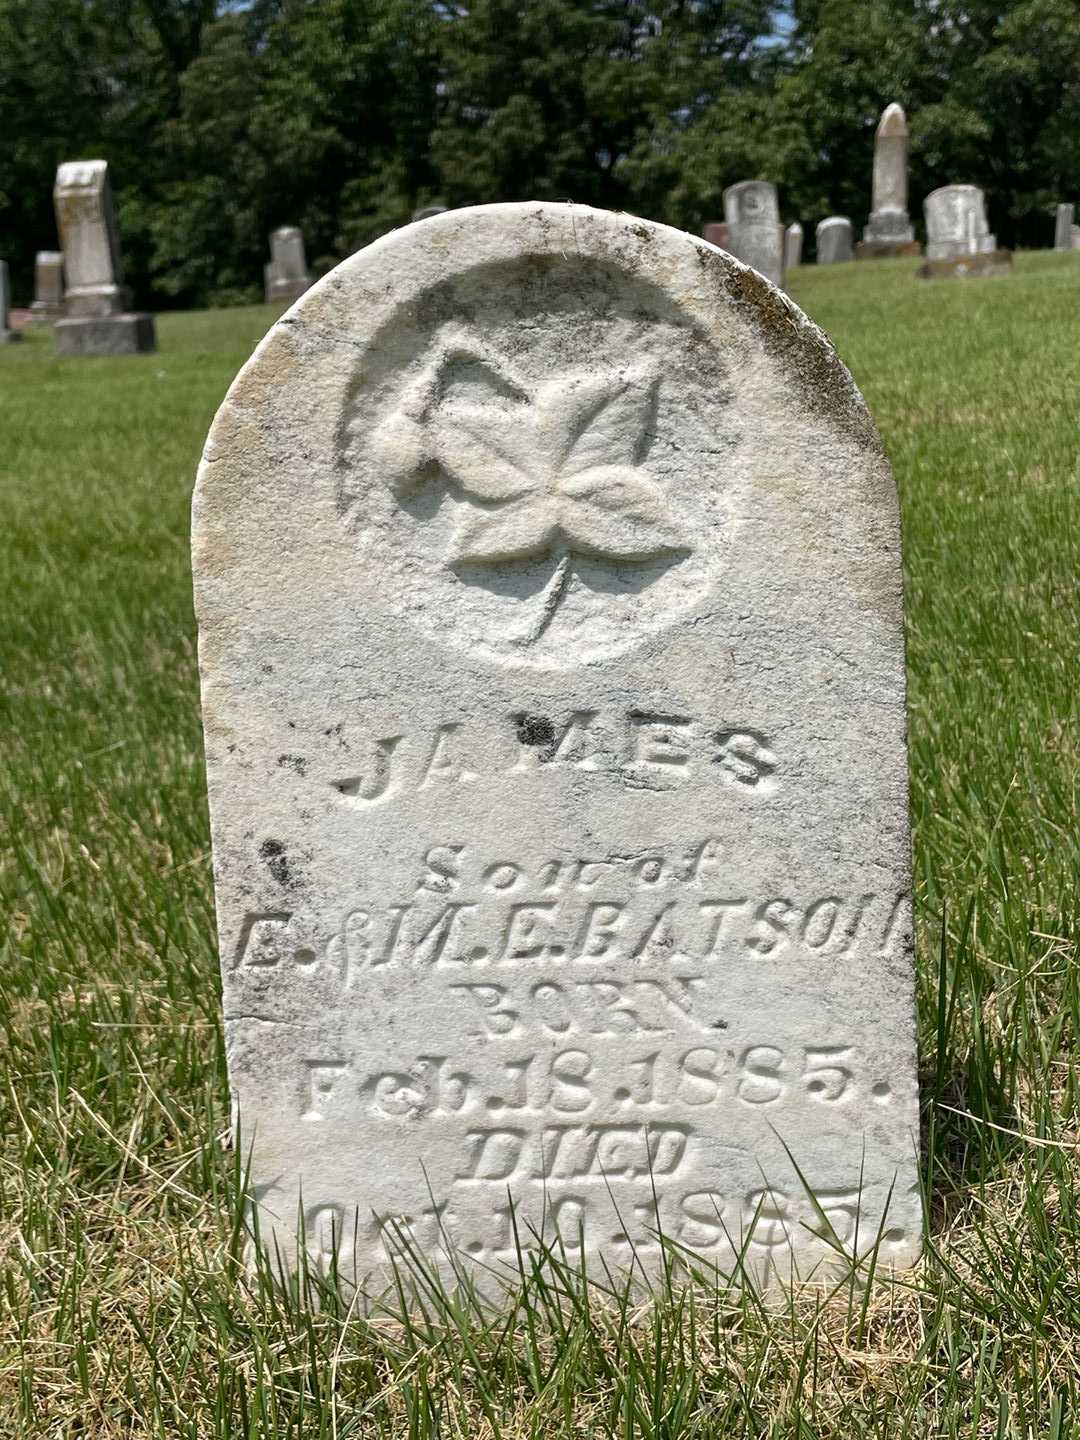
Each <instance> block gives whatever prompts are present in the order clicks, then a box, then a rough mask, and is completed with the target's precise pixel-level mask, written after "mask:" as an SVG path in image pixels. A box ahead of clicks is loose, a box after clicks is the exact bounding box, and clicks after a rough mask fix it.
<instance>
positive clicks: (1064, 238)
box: [1054, 205, 1076, 250]
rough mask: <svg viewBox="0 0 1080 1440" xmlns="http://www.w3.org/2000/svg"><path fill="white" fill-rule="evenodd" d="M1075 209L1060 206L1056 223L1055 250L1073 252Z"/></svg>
mask: <svg viewBox="0 0 1080 1440" xmlns="http://www.w3.org/2000/svg"><path fill="white" fill-rule="evenodd" d="M1074 216H1075V207H1074V206H1072V205H1059V206H1058V207H1057V215H1056V217H1055V221H1054V249H1055V250H1071V249H1072V248H1073V230H1074V229H1075V228H1076V227H1075V225H1074V224H1073V219H1074Z"/></svg>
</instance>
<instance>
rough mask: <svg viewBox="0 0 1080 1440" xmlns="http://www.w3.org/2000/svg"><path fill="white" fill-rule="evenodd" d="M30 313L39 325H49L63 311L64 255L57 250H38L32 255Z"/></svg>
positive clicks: (57, 318)
mask: <svg viewBox="0 0 1080 1440" xmlns="http://www.w3.org/2000/svg"><path fill="white" fill-rule="evenodd" d="M30 313H31V317H32V319H33V321H34V323H35V324H39V325H51V324H52V323H53V321H54V320H59V318H60V317H61V316H62V315H63V313H64V257H63V255H62V253H61V252H60V251H59V250H39V251H38V252H37V254H36V255H35V257H34V299H33V303H32V304H31V306H30Z"/></svg>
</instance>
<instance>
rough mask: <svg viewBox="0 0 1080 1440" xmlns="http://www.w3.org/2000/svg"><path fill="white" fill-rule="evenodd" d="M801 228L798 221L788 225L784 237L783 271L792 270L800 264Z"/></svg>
mask: <svg viewBox="0 0 1080 1440" xmlns="http://www.w3.org/2000/svg"><path fill="white" fill-rule="evenodd" d="M802 247H803V228H802V226H801V225H800V224H799V222H798V220H796V221H795V223H794V225H789V226H788V228H787V231H786V233H785V236H784V269H785V270H794V269H795V266H796V265H801V264H802Z"/></svg>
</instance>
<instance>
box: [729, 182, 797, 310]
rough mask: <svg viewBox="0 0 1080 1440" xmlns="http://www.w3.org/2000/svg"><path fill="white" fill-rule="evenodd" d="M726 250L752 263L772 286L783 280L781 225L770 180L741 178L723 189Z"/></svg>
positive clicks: (781, 282)
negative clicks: (727, 238)
mask: <svg viewBox="0 0 1080 1440" xmlns="http://www.w3.org/2000/svg"><path fill="white" fill-rule="evenodd" d="M724 220H725V222H726V223H727V227H728V235H729V243H728V245H727V246H726V249H727V250H729V251H730V253H731V254H732V255H735V256H736V257H737V258H738V259H740V260H741V261H742V262H743V263H744V264H746V265H752V266H753V267H754V269H755V270H756V271H757V272H758V274H760V275H764V276H765V278H766V280H771V281H772V283H773V284H774V285H782V284H783V283H784V227H783V226H782V225H781V224H780V206H779V201H778V199H777V194H776V186H775V185H773V184H772V182H771V181H769V180H741V181H740V182H739V183H738V184H737V185H729V186H728V188H727V189H726V190H725V191H724Z"/></svg>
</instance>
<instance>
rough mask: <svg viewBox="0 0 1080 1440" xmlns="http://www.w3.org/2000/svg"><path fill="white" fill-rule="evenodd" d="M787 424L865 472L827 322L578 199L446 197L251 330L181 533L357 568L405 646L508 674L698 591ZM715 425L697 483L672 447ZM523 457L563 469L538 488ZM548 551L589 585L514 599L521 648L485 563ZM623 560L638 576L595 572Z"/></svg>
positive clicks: (734, 270)
mask: <svg viewBox="0 0 1080 1440" xmlns="http://www.w3.org/2000/svg"><path fill="white" fill-rule="evenodd" d="M529 315H534V316H535V317H536V321H535V323H533V324H530V323H528V320H527V317H528V316H529ZM594 390H595V391H596V394H595V397H594V399H595V405H596V406H597V407H600V408H601V409H603V411H604V413H605V414H606V417H607V418H606V419H605V420H604V423H603V425H602V426H601V428H600V430H595V428H594V427H593V426H592V424H591V423H589V419H588V417H589V416H590V415H591V414H592V413H593V412H592V409H591V408H590V407H591V406H592V405H593V400H590V399H589V397H590V396H592V395H593V391H594ZM620 397H621V398H620ZM598 413H599V411H598ZM781 414H782V415H783V416H784V419H783V421H782V422H780V421H779V420H778V418H777V417H778V416H779V415H781ZM796 415H799V416H802V417H803V418H804V420H805V423H806V424H807V425H808V426H809V427H810V428H811V429H812V430H813V431H814V432H815V433H817V434H819V436H820V439H821V444H822V445H823V446H825V447H826V448H828V447H829V446H830V445H833V444H841V443H842V444H843V445H844V446H852V447H853V448H852V450H851V453H850V456H849V464H850V466H851V467H852V469H851V478H850V480H849V481H848V482H845V483H850V484H854V485H859V484H862V483H870V479H869V477H870V476H871V475H877V474H878V467H879V466H880V465H881V463H882V459H881V451H880V445H879V441H878V439H877V435H876V432H875V430H874V427H873V423H872V421H871V420H870V417H869V415H868V414H867V412H866V409H865V406H864V404H863V401H862V398H861V396H860V395H859V392H858V390H857V389H856V387H855V385H854V383H853V382H852V380H851V377H850V375H849V374H848V372H847V371H846V369H845V368H844V366H843V365H842V363H841V362H840V360H839V358H838V357H837V355H836V353H835V351H834V350H833V348H832V346H831V345H830V343H829V342H828V340H827V339H826V337H825V336H824V335H823V334H822V332H821V331H820V330H819V329H818V328H817V327H816V326H815V325H813V324H812V322H811V321H809V320H808V319H807V318H806V316H805V315H803V314H802V312H801V311H800V310H799V309H798V308H797V307H796V306H795V305H794V304H793V303H792V302H791V301H789V300H788V299H786V297H784V296H783V295H782V294H781V293H779V292H777V291H776V290H774V289H773V288H772V287H771V286H769V285H768V284H767V283H766V282H764V281H763V280H762V279H761V277H760V276H758V275H757V274H755V273H754V272H753V271H752V270H750V269H749V268H748V267H746V266H745V265H742V264H740V263H738V262H737V261H736V260H734V259H732V258H731V257H730V256H729V255H726V254H725V253H723V252H718V251H717V250H715V249H714V248H712V247H710V246H709V245H707V244H705V243H703V242H700V241H698V240H696V239H694V238H692V237H690V236H687V235H686V234H684V233H682V232H680V231H677V230H672V229H669V228H668V227H666V226H662V225H657V224H652V223H650V222H648V221H644V220H638V219H635V218H634V217H632V216H629V215H615V214H610V213H607V212H604V211H598V210H592V209H588V208H584V207H579V206H572V205H564V204H548V203H522V204H503V205H491V206H480V207H476V208H472V209H462V210H455V211H451V212H449V213H447V214H446V215H443V216H436V217H434V218H433V219H431V220H429V221H426V222H425V223H424V224H423V225H422V226H417V227H409V228H408V229H404V230H399V231H394V232H391V233H390V234H388V235H386V236H384V237H383V238H381V239H380V240H378V241H376V242H375V243H374V244H372V245H370V246H368V247H367V248H366V249H364V250H361V251H359V252H358V253H357V254H355V255H353V256H352V257H350V258H349V259H347V260H346V261H344V262H343V263H342V264H341V265H339V266H338V267H337V268H336V269H335V270H333V271H331V272H330V274H329V275H327V276H326V277H325V278H324V279H322V280H321V281H320V282H319V283H318V284H316V285H315V286H314V288H312V289H311V290H309V291H308V292H307V293H306V294H305V295H304V296H303V297H302V299H301V301H300V302H299V303H298V304H296V305H295V306H294V307H293V309H292V310H291V311H290V312H289V313H288V315H287V316H286V317H283V319H282V320H280V321H279V322H278V323H277V324H276V325H275V326H274V328H273V329H272V330H271V331H270V332H269V334H268V335H267V336H266V338H265V339H264V340H263V342H262V343H261V344H260V346H259V347H258V349H257V350H256V352H255V354H254V355H253V357H252V358H251V360H250V361H249V362H248V364H247V365H246V366H245V367H244V369H243V370H242V372H241V373H240V375H239V376H238V378H237V380H236V381H235V382H234V384H233V386H232V389H231V390H230V392H229V395H228V397H227V399H226V401H225V403H224V404H223V406H222V408H221V411H220V412H219V414H218V417H217V419H216V421H215V423H214V426H213V429H212V431H211V434H210V437H209V440H208V443H207V448H206V460H205V463H204V465H203V467H202V471H201V477H200V482H199V489H198V495H197V515H198V517H199V524H198V526H197V531H198V538H199V540H200V543H201V545H204V546H209V547H210V548H211V549H213V548H214V547H215V545H216V541H215V539H214V536H215V534H216V533H217V531H218V530H219V528H220V527H222V526H224V527H225V528H226V529H228V530H233V529H235V527H236V525H237V524H239V525H241V526H242V527H244V528H246V529H248V530H249V531H250V533H251V535H252V537H253V539H254V538H255V537H257V544H258V546H259V547H260V548H261V546H262V545H263V544H264V543H266V542H267V540H268V537H270V536H275V537H277V539H276V542H275V544H279V545H281V546H284V547H285V548H291V547H292V546H293V544H294V538H293V537H294V532H296V531H297V530H301V529H302V530H305V531H307V532H308V533H309V534H311V535H314V534H316V533H318V534H322V536H323V538H322V539H321V541H320V545H321V546H322V547H323V553H324V554H330V553H336V554H337V555H338V559H339V562H340V564H341V565H343V566H344V567H345V568H346V569H349V568H350V567H355V566H357V565H360V566H361V567H362V568H363V569H365V570H370V572H371V573H375V572H379V573H380V574H381V576H382V578H381V580H380V583H379V585H378V587H377V588H376V590H375V591H372V592H371V594H370V595H369V596H368V600H369V601H370V603H371V604H373V605H375V606H376V607H377V608H381V607H384V606H388V607H389V608H391V609H393V610H395V611H396V612H397V613H398V614H400V616H401V617H402V618H403V619H407V620H409V621H410V622H411V623H415V624H417V625H419V626H420V628H421V629H422V631H423V632H424V634H425V636H426V637H427V638H428V639H429V640H438V641H440V642H443V643H447V644H450V645H452V646H454V647H456V648H466V649H473V648H475V649H477V650H478V651H480V652H482V653H484V654H486V655H488V656H498V657H500V658H501V659H503V660H505V661H507V662H508V663H514V664H520V663H523V662H535V663H543V664H556V665H561V664H567V663H572V662H575V661H577V660H580V659H586V658H588V659H596V660H599V659H601V658H602V657H604V656H606V655H609V654H610V653H612V652H613V651H614V650H618V649H622V648H624V647H625V646H626V645H628V644H633V643H637V642H639V641H640V640H642V639H643V638H644V637H645V636H646V635H648V634H649V633H651V632H653V631H655V630H657V629H661V628H663V627H664V626H665V625H667V624H669V623H671V621H672V620H673V619H674V618H675V617H676V616H678V615H679V614H682V613H688V612H689V611H691V610H692V609H693V608H694V606H695V605H696V604H698V603H700V602H701V601H702V599H703V597H704V596H705V595H706V594H707V593H708V591H709V590H710V588H711V587H712V585H713V584H715V583H717V571H718V569H722V568H723V567H724V565H725V563H726V562H725V558H724V557H725V555H726V554H727V552H728V549H729V543H730V536H731V534H732V531H731V529H730V524H731V523H733V522H734V517H735V516H736V515H737V514H738V513H740V509H741V505H742V503H743V502H741V501H740V500H739V499H738V494H739V492H740V490H741V489H742V487H743V486H744V485H745V484H748V483H752V482H750V480H749V476H750V474H752V473H753V472H755V470H757V469H758V468H761V467H764V468H765V469H769V468H770V467H771V465H772V463H773V461H772V458H771V448H770V447H771V446H772V445H773V444H774V443H775V439H776V437H775V436H774V437H773V439H772V440H770V439H768V438H767V437H769V436H771V435H773V431H774V427H775V426H776V425H777V424H778V423H781V425H782V428H783V426H786V425H787V424H788V423H790V421H791V419H792V418H793V417H794V416H796ZM657 427H659V430H657ZM504 431H505V433H504ZM474 432H475V433H474ZM729 432H730V434H729ZM521 435H528V436H531V437H532V438H530V439H528V441H527V442H524V441H520V439H519V438H515V437H520V436H521ZM717 435H729V438H728V440H725V441H723V444H724V445H728V444H730V445H733V446H734V447H735V450H733V451H732V465H733V467H734V468H733V470H732V472H731V474H730V477H729V478H728V479H725V480H723V481H720V482H718V486H717V488H716V490H715V491H711V492H710V491H709V490H708V489H707V488H703V487H702V484H701V476H700V471H699V468H698V465H697V463H696V462H695V461H694V459H693V456H694V455H695V454H699V455H700V453H701V452H702V451H704V450H707V449H709V448H710V447H712V446H713V445H714V444H715V443H719V442H717V441H716V438H715V437H716V436H717ZM841 436H843V437H844V439H843V441H842V442H841V440H840V438H839V437H841ZM829 437H833V438H829ZM521 444H524V445H525V450H524V451H523V453H522V454H521V455H517V450H518V448H520V445H521ZM507 447H509V448H507ZM579 451H580V456H581V461H580V466H579V462H578V458H576V457H577V456H578V452H579ZM564 452H565V453H564ZM860 453H861V456H862V458H861V459H860ZM301 455H303V456H304V457H305V459H304V462H303V464H302V465H300V466H299V468H298V458H297V457H299V456H301ZM541 455H542V456H543V457H546V458H542V459H538V458H537V457H538V456H541ZM515 456H516V458H515ZM500 457H501V458H500ZM586 459H587V460H588V462H589V465H588V466H587V467H586V466H585V461H586ZM545 465H547V466H549V467H554V470H555V471H557V470H558V469H559V467H562V468H564V469H566V472H567V475H566V486H567V487H568V488H567V489H566V491H565V494H564V495H563V496H562V498H558V497H559V488H558V483H557V480H556V477H555V473H554V471H553V473H552V475H547V472H546V470H545V468H544V467H545ZM596 465H600V466H604V467H614V468H611V470H610V479H611V485H610V486H608V487H606V488H605V487H604V486H601V489H600V490H598V491H597V493H596V495H595V496H593V497H592V498H589V499H587V500H586V496H585V493H584V492H583V493H582V495H581V496H580V497H578V496H577V495H576V493H575V482H573V479H572V476H573V475H574V474H576V473H577V470H578V468H581V467H584V468H590V467H593V466H596ZM725 468H726V467H725ZM860 471H864V472H865V474H864V479H863V480H859V479H858V478H857V476H858V475H859V474H860ZM240 475H244V476H247V477H249V483H245V484H243V485H240V486H239V488H238V483H239V482H238V477H239V476H240ZM545 475H547V478H544V476H545ZM739 475H741V476H742V479H738V478H737V477H738V476H739ZM582 483H584V482H582ZM597 483H598V484H599V481H598V482H597ZM828 483H829V484H832V483H833V482H832V481H831V480H830V481H829V482H828ZM875 483H876V482H875ZM882 483H887V482H882ZM577 488H580V487H577ZM225 495H227V497H228V505H227V506H226V505H225V498H224V497H225ZM545 495H546V497H547V498H544V497H545ZM439 497H442V502H440V498H439ZM493 507H495V508H493ZM226 511H227V513H226ZM793 523H794V517H793ZM324 526H325V527H326V529H325V534H323V530H322V527H324ZM560 536H561V537H562V539H561V540H560V539H559V537H560ZM560 544H569V545H570V546H571V548H572V549H574V550H575V553H579V554H580V556H581V557H582V559H581V565H582V566H584V568H585V569H586V570H588V571H589V572H590V574H592V573H593V572H595V576H594V578H595V579H596V580H597V585H596V586H595V587H593V586H582V587H577V588H574V587H570V588H569V589H568V592H567V593H565V594H564V595H562V596H561V597H560V600H559V603H558V605H557V606H556V608H555V611H554V612H553V616H552V617H550V618H548V619H547V620H544V617H543V615H541V614H540V612H539V610H538V614H537V616H536V617H534V620H535V625H536V626H537V628H538V629H540V628H542V633H541V634H538V636H537V637H536V639H535V640H534V641H533V642H530V643H523V640H522V635H521V634H520V633H519V631H521V630H522V624H518V623H515V624H512V625H508V624H507V605H506V596H507V593H508V592H507V587H506V585H505V584H504V583H503V582H502V581H501V580H500V578H499V567H500V566H501V565H503V564H504V563H510V562H512V563H514V564H527V563H528V562H531V561H535V562H536V566H537V567H538V568H537V575H538V576H539V573H540V569H541V568H542V567H543V564H544V563H546V562H545V557H546V556H547V555H548V554H549V553H554V552H555V551H556V550H557V549H558V548H559V546H560ZM320 563H321V562H320ZM575 563H576V562H575ZM627 563H636V564H639V565H641V566H644V567H645V568H646V569H648V570H649V571H650V574H651V575H652V580H651V581H650V584H649V585H647V586H637V585H634V586H629V587H626V586H618V585H616V586H615V587H614V589H612V588H611V587H606V588H605V587H604V586H603V585H601V584H600V579H601V576H602V573H606V567H607V568H612V567H614V568H612V574H614V573H615V569H617V567H618V566H620V565H625V564H627ZM197 570H199V571H202V570H203V567H202V566H201V565H200V564H198V562H197ZM200 583H201V582H200ZM256 583H259V582H256ZM522 585H525V582H524V581H522ZM361 588H362V589H364V588H365V587H364V586H363V585H362V586H361ZM538 588H539V589H542V588H543V587H542V586H540V587H538ZM524 593H525V591H524V590H522V592H521V594H522V595H524ZM365 603H367V602H365ZM537 603H538V605H539V604H540V602H539V601H538V602H537ZM521 608H522V609H523V612H524V610H525V609H527V608H528V606H527V605H523V606H522V607H521ZM542 621H543V624H542V627H541V622H542ZM524 629H525V631H527V630H528V625H527V624H526V625H525V626H524Z"/></svg>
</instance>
